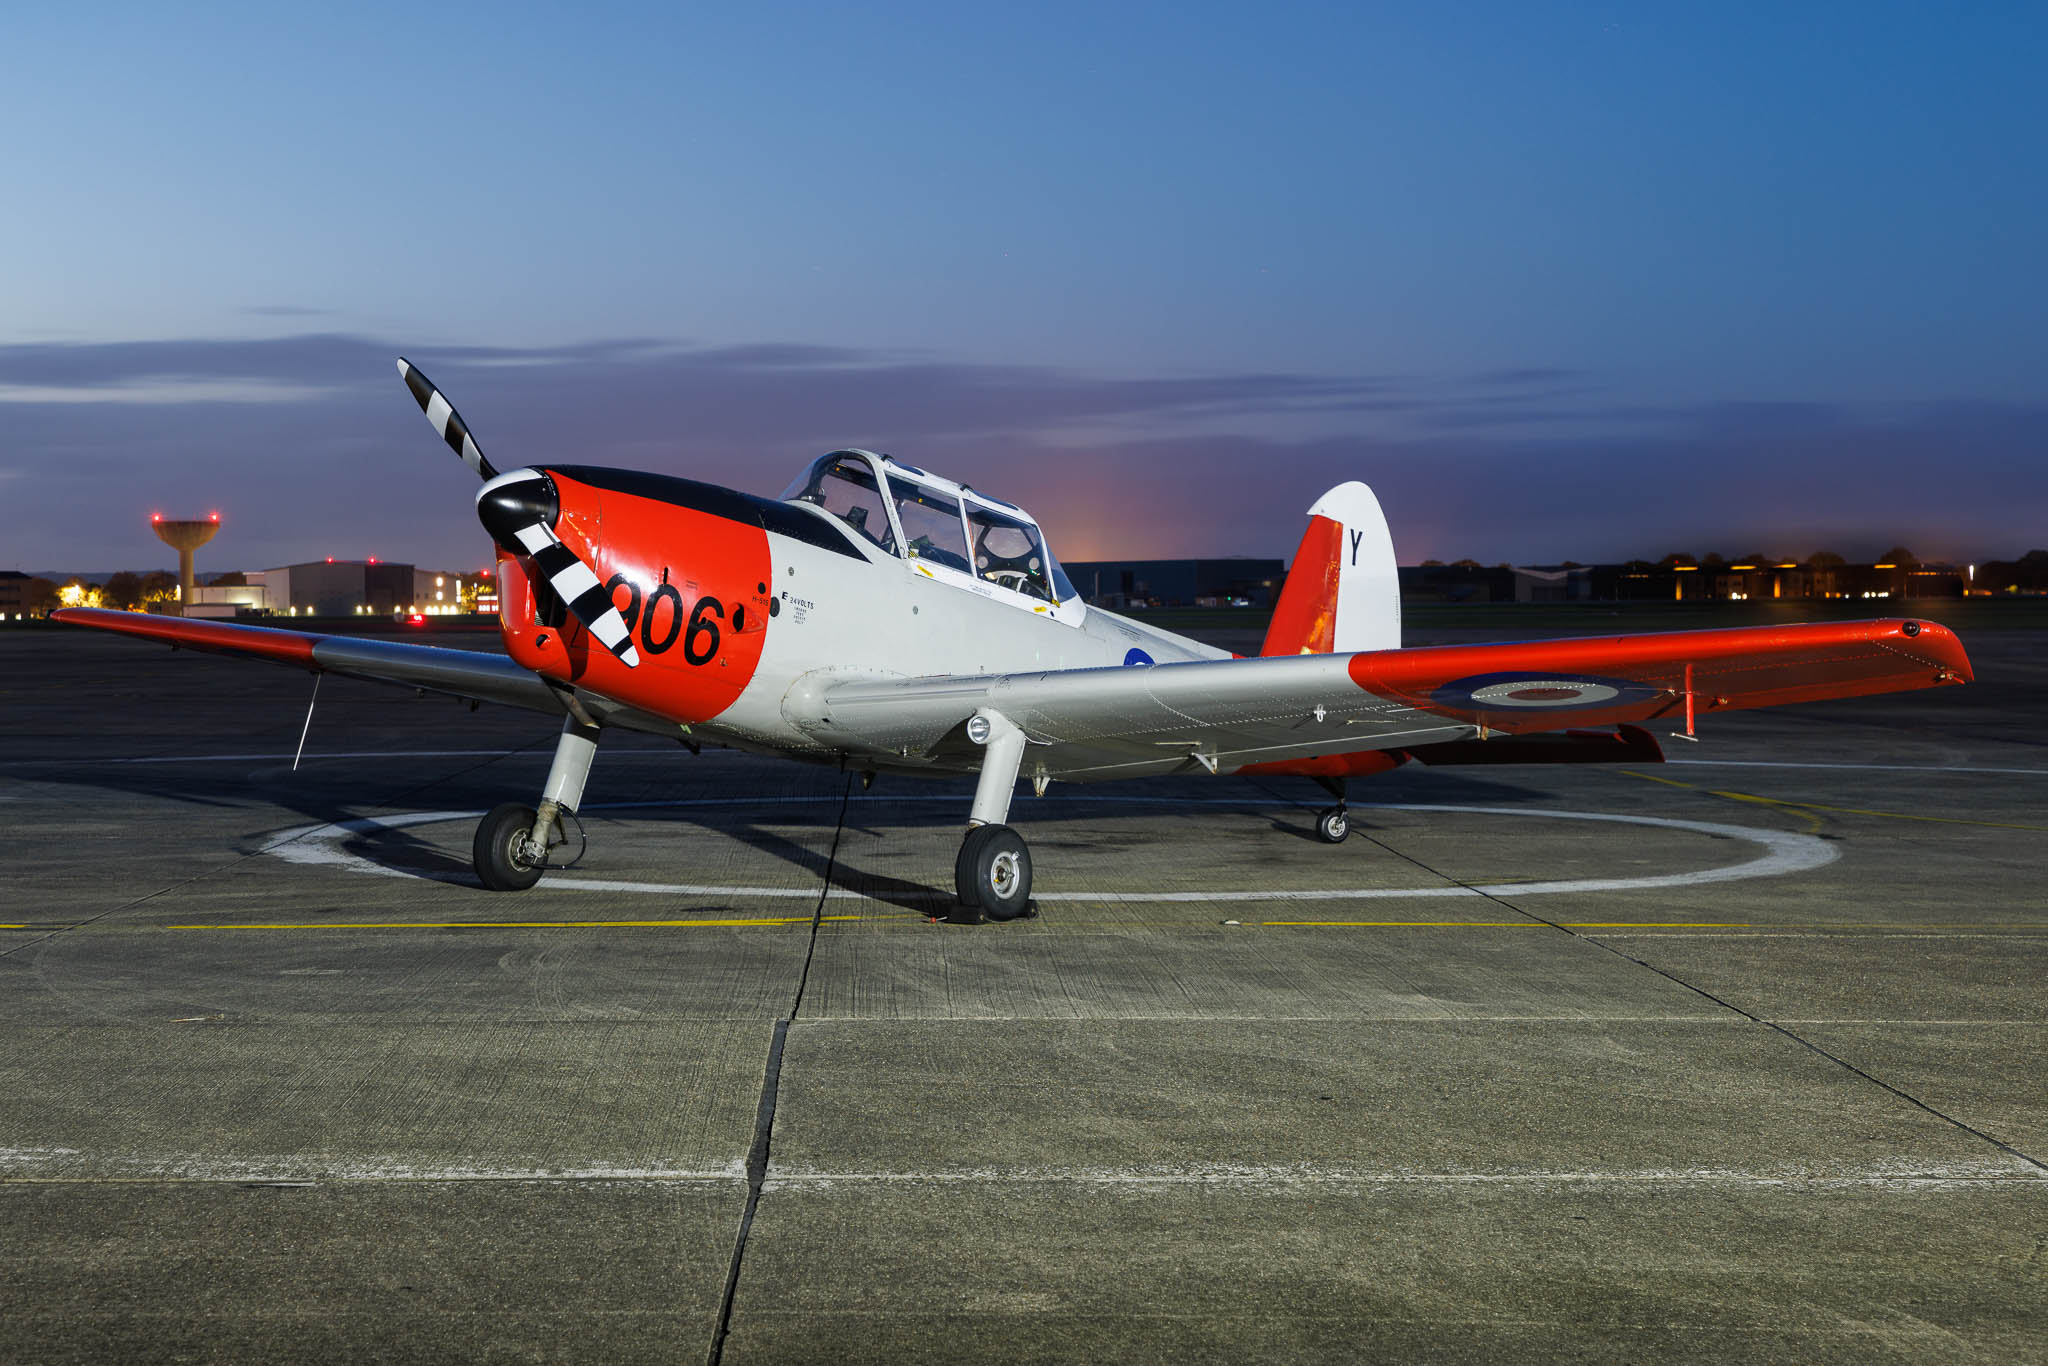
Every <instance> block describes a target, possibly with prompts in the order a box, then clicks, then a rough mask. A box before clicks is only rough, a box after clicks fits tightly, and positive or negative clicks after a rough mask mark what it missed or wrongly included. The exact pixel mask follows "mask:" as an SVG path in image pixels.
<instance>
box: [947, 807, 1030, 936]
mask: <svg viewBox="0 0 2048 1366" xmlns="http://www.w3.org/2000/svg"><path fill="white" fill-rule="evenodd" d="M953 880H954V888H955V890H956V891H958V892H959V894H960V900H961V901H962V902H964V903H965V904H967V905H969V906H974V907H978V908H979V909H980V910H981V912H982V913H983V914H984V915H986V916H987V917H988V918H989V919H990V920H1015V919H1016V918H1017V917H1018V916H1020V915H1024V914H1026V913H1027V912H1028V911H1030V909H1031V850H1030V849H1029V848H1028V847H1027V846H1026V845H1025V843H1024V837H1023V836H1022V835H1020V834H1018V833H1017V832H1016V831H1015V830H1012V829H1011V828H1010V827H1009V826H1007V825H977V826H975V827H974V829H972V830H970V831H968V832H967V838H966V840H965V841H964V842H963V843H962V844H961V846H960V857H959V858H958V859H957V860H956V861H955V862H954V865H953Z"/></svg>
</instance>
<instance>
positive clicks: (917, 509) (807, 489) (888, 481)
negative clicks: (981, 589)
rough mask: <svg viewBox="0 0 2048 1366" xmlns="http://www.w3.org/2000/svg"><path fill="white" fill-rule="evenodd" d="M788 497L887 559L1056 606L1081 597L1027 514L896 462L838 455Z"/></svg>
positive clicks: (815, 467)
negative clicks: (835, 520) (816, 509)
mask: <svg viewBox="0 0 2048 1366" xmlns="http://www.w3.org/2000/svg"><path fill="white" fill-rule="evenodd" d="M782 497H783V501H785V502H801V503H812V504H815V505H816V506H818V507H821V508H823V509H824V510H825V511H827V512H829V513H831V514H832V515H833V516H834V517H836V518H838V519H839V520H840V521H841V522H842V523H844V524H845V525H846V526H847V527H848V528H849V529H850V530H852V531H853V533H854V534H855V535H857V536H860V537H861V538H862V539H864V540H866V541H867V542H868V543H869V544H870V545H873V546H874V547H875V548H877V549H878V550H880V551H881V552H882V553H883V554H885V555H895V556H898V557H899V558H903V559H907V560H910V561H912V562H914V563H916V564H919V565H923V566H928V567H929V566H936V567H938V568H940V569H945V570H950V571H952V572H953V573H956V574H964V575H967V576H969V577H971V578H973V579H976V580H979V581H980V582H983V583H988V584H993V585H995V586H996V587H998V588H1006V589H1009V590H1010V591H1011V592H1015V593H1021V594H1023V595H1024V596H1026V597H1028V598H1035V599H1037V600H1039V601H1041V602H1049V603H1052V604H1054V605H1055V606H1057V605H1059V604H1061V603H1065V602H1069V601H1072V600H1073V599H1075V598H1077V597H1079V594H1077V593H1076V592H1075V591H1074V586H1073V585H1072V584H1070V583H1068V582H1067V576H1066V574H1065V573H1064V572H1062V571H1061V569H1060V566H1059V561H1057V560H1055V559H1054V558H1053V556H1052V551H1051V550H1050V549H1049V548H1048V547H1047V546H1046V544H1045V537H1044V536H1043V535H1042V534H1041V533H1040V532H1039V529H1038V523H1037V522H1035V521H1033V520H1032V519H1031V517H1030V515H1029V514H1027V513H1026V512H1025V511H1024V509H1022V508H1020V507H1018V506H1016V505H1015V504H1014V503H1006V502H1004V501H1003V500H1002V499H1000V498H991V497H989V496H988V495H987V494H985V493H977V492H975V491H974V490H973V489H971V488H969V487H967V486H966V485H965V484H956V483H954V482H953V481H952V480H950V479H941V478H939V477H938V476H937V475H934V474H927V473H925V472H924V471H923V470H921V469H918V468H917V467H916V466H914V465H906V464H904V463H902V462H901V461H899V460H894V459H891V458H890V457H889V456H886V455H876V454H874V453H873V452H871V451H855V450H847V451H833V452H832V453H831V454H830V455H825V456H821V457H819V458H818V459H817V460H816V461H814V462H813V463H812V465H811V467H810V468H809V469H808V470H806V471H804V473H803V476H802V477H801V478H799V479H798V480H797V481H796V482H795V483H793V484H791V485H790V486H789V487H788V488H787V489H784V490H783V493H782ZM933 577H935V578H936V577H939V575H936V574H935V575H933Z"/></svg>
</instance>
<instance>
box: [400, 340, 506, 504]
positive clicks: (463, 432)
mask: <svg viewBox="0 0 2048 1366" xmlns="http://www.w3.org/2000/svg"><path fill="white" fill-rule="evenodd" d="M398 373H399V374H400V375H402V376H404V378H405V387H406V388H407V389H409V390H410V391H411V392H412V397H413V401H414V402H415V403H418V404H419V405H420V411H421V412H423V413H425V414H426V415H427V424H428V425H429V426H431V427H432V428H433V429H434V432H435V434H436V435H438V436H439V437H440V438H441V439H442V440H443V441H445V442H447V443H448V449H449V450H451V451H454V452H455V453H456V454H457V455H459V456H461V457H462V463H463V464H465V465H467V466H469V467H470V469H472V470H474V471H475V472H476V475H477V477H478V478H480V479H495V478H496V477H497V475H498V472H497V470H495V469H493V468H492V467H491V462H490V461H488V460H486V459H484V453H483V452H482V451H481V450H479V449H478V448H477V444H476V441H475V439H474V438H473V437H471V436H470V434H469V427H468V425H467V424H465V423H464V422H463V420H462V414H460V413H458V412H456V411H455V407H454V405H453V404H451V403H449V402H448V400H447V399H446V398H444V397H443V396H442V394H441V391H440V390H439V389H436V388H435V387H434V384H433V381H432V380H429V379H428V378H427V377H426V376H425V375H423V374H421V373H420V372H419V371H418V370H417V369H415V368H414V367H413V365H412V364H411V362H409V361H405V360H400V361H399V362H398Z"/></svg>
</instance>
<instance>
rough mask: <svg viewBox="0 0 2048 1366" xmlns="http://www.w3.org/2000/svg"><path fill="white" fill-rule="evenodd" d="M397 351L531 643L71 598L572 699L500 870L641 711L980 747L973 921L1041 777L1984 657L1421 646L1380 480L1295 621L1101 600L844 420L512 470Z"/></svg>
mask: <svg viewBox="0 0 2048 1366" xmlns="http://www.w3.org/2000/svg"><path fill="white" fill-rule="evenodd" d="M398 370H399V373H400V375H401V376H402V377H403V378H404V381H405V384H406V387H407V388H408V389H409V390H410V392H411V394H412V397H413V399H414V400H415V401H416V402H417V403H418V404H419V406H420V408H421V410H422V411H423V412H424V413H425V414H426V416H427V421H428V423H429V424H430V425H431V426H432V427H433V429H434V431H435V432H436V433H437V434H438V435H439V436H440V437H441V439H442V440H443V441H444V442H445V443H446V444H447V445H448V446H449V447H450V448H451V449H452V450H453V451H454V452H455V454H456V455H458V456H459V457H461V459H462V461H463V463H464V464H466V465H467V466H468V467H469V468H470V470H471V471H472V472H474V473H475V474H476V475H477V476H478V477H479V478H480V479H481V480H482V481H483V484H482V487H481V488H480V489H479V490H478V492H477V495H476V510H477V516H478V518H479V520H480V521H481V522H482V523H483V527H484V530H485V531H486V532H488V533H489V535H490V537H491V540H492V542H493V544H494V545H495V546H496V548H497V553H496V566H495V573H496V577H497V587H498V601H499V629H500V632H501V635H502V637H503V642H504V649H505V653H504V654H503V655H502V656H497V655H487V654H480V653H477V652H474V651H467V650H454V649H444V648H436V647H432V646H423V645H415V644H409V643H400V642H395V641H383V640H372V639H363V638H356V637H348V636H334V635H321V634H314V633H309V632H301V631H292V630H281V629H275V628H269V627H259V626H249V625H240V624H230V623H226V622H218V621H205V620H187V619H183V618H177V617H164V616H146V615H141V614H137V613H132V612H115V611H104V610H99V609H93V608H65V609H62V610H60V611H57V612H55V613H53V614H52V616H53V617H54V619H55V620H58V621H61V622H67V623H71V624H73V625H78V626H88V627H96V628H99V629H103V630H111V631H118V632H123V633H126V634H129V635H134V636H141V637H145V638H149V639H154V640H158V641H163V642H168V643H169V644H171V645H172V646H174V647H183V648H189V649H198V650H208V651H215V652H221V653H227V654H233V655H243V656H248V657H252V658H257V659H265V660H271V661H275V662H279V663H284V664H289V665H295V666H297V667H300V668H304V669H307V670H310V671H312V672H314V673H315V674H320V673H334V674H340V675H343V676H346V677H351V678H359V679H368V680H372V681H375V682H380V683H392V684H398V685H402V686H406V687H411V688H416V689H421V690H425V691H431V692H437V693H444V694H451V695H453V696H455V697H458V698H464V699H467V700H469V701H471V702H472V703H477V702H493V703H500V704H504V705H508V706H514V707H523V708H528V709H531V710H533V711H537V712H542V713H545V714H548V715H550V716H557V717H560V718H561V734H560V737H559V739H558V741H557V743H556V748H555V753H554V758H553V761H552V763H551V764H550V766H549V769H548V775H547V780H546V782H545V784H544V785H543V787H542V789H541V793H540V797H539V801H538V805H537V806H527V805H525V804H523V803H520V802H506V803H503V804H501V805H499V806H497V807H495V808H493V809H492V810H491V811H490V812H488V813H487V814H486V815H485V816H484V817H483V819H482V820H481V821H480V822H479V823H478V825H477V829H476V834H475V839H474V841H473V846H472V856H473V866H474V868H475V870H476V875H477V878H478V879H479V880H480V881H481V882H482V884H483V885H484V886H485V887H486V888H489V889H491V890H493V891H500V892H511V891H521V890H524V889H526V888H530V887H532V886H533V885H534V884H535V883H537V882H538V881H539V880H540V879H541V877H542V876H543V874H544V873H545V872H546V870H547V867H548V860H549V857H550V853H551V851H552V850H554V849H555V848H556V847H557V846H559V845H560V844H562V843H563V842H564V841H565V839H566V834H565V830H564V824H563V816H564V815H565V813H566V814H573V813H574V812H575V811H576V810H577V807H578V805H579V804H580V802H581V800H582V795H583V789H584V785H585V782H586V780H587V779H588V776H589V773H590V768H591V763H592V761H593V759H594V757H595V755H596V753H597V748H598V742H599V738H600V737H601V736H602V735H603V733H604V732H605V731H606V730H608V729H615V728H616V729H624V730H632V731H640V732H645V733H648V734H653V735H659V736H667V737H670V738H674V739H676V740H679V741H681V742H682V743H683V744H684V745H685V746H687V747H689V748H691V749H692V750H699V749H701V747H702V745H704V744H707V743H710V744H718V745H724V746H729V747H732V748H737V749H741V750H748V751H754V752H758V753H763V754H774V755H781V756H786V757H789V758H793V759H799V760H807V761H810V762H813V763H820V764H828V765H833V766H836V767H838V768H840V769H842V770H846V771H849V772H854V773H859V774H861V775H862V776H863V780H864V781H866V782H872V781H873V778H874V776H875V775H876V774H878V773H889V774H907V775H916V776H937V777H960V776H965V775H974V776H975V777H976V782H975V789H974V796H973V799H972V802H971V803H970V805H969V808H968V816H967V829H966V833H965V835H964V837H963V838H962V840H961V842H960V846H959V851H958V854H957V857H956V858H955V861H954V892H955V898H956V905H955V906H954V908H953V909H952V911H951V913H950V915H949V916H948V918H949V919H951V920H955V921H961V922H965V923H980V922H982V921H983V920H984V919H986V920H990V921H1005V920H1012V919H1015V918H1017V917H1019V916H1023V915H1026V914H1030V913H1033V906H1032V902H1031V887H1032V863H1031V853H1030V849H1029V848H1028V846H1027V845H1026V843H1025V840H1024V838H1023V836H1022V835H1020V834H1019V833H1018V832H1017V831H1016V830H1015V829H1014V828H1012V827H1011V826H1010V825H1009V824H1008V820H1009V814H1010V806H1011V802H1012V798H1013V796H1014V794H1015V791H1016V787H1017V784H1018V782H1019V780H1020V779H1021V780H1026V781H1029V782H1030V784H1031V786H1032V789H1033V791H1034V792H1036V793H1037V794H1038V795H1040V796H1043V795H1044V793H1045V790H1046V787H1047V785H1048V784H1049V783H1053V782H1067V783H1093V782H1102V781H1107V780H1112V779H1119V778H1143V777H1152V776H1158V775H1164V774H1207V775H1214V776H1218V777H1223V776H1229V775H1256V776H1285V775H1292V776H1298V777H1305V778H1310V779H1313V780H1314V781H1316V782H1317V783H1319V784H1320V785H1321V786H1322V787H1323V788H1324V789H1325V790H1327V791H1328V792H1329V793H1330V795H1331V796H1332V797H1333V798H1334V799H1335V805H1334V806H1331V807H1328V808H1326V809H1324V810H1323V811H1322V812H1320V814H1319V815H1318V817H1317V822H1316V826H1317V833H1318V834H1319V835H1320V836H1321V838H1322V839H1323V840H1325V841H1327V842H1329V843H1333V844H1334V843H1341V842H1342V841H1343V839H1344V838H1345V836H1346V834H1347V833H1348V830H1349V822H1348V813H1347V808H1346V805H1345V799H1346V791H1347V789H1346V780H1348V779H1351V778H1359V777H1365V776H1368V775H1372V774H1376V773H1383V772H1386V771H1388V770H1390V769H1393V768H1395V767H1397V766H1399V765H1401V764H1403V763H1406V762H1409V761H1415V762H1420V763H1424V764H1472V763H1554V762H1609V761H1629V762H1637V763H1645V762H1649V763H1654V762H1661V761H1662V759H1663V753H1662V749H1661V746H1660V744H1659V742H1658V740H1657V739H1656V737H1655V735H1654V734H1652V732H1651V731H1650V730H1648V729H1647V728H1646V727H1647V726H1648V725H1649V724H1650V723H1655V722H1662V723H1665V724H1674V725H1675V724H1676V723H1677V722H1678V721H1679V720H1680V719H1682V720H1683V722H1684V725H1685V729H1684V731H1682V732H1680V731H1673V732H1672V734H1673V735H1676V736H1679V737H1680V738H1688V739H1690V738H1696V722H1697V720H1698V718H1699V717H1700V716H1701V715H1704V714H1709V713H1719V712H1723V711H1729V710H1735V709H1739V708H1749V707H1766V706H1778V705H1782V704H1786V703H1795V702H1810V701H1816V700H1820V699H1825V698H1836V697H1856V696H1862V695H1867V694H1873V693H1883V692H1892V691H1899V690H1904V689H1912V688H1928V687H1938V686H1943V685H1950V684H1959V683H1966V682H1969V681H1971V678H1972V675H1971V670H1970V662H1969V659H1968V656H1967V655H1966V654H1965V652H1964V650H1963V646H1962V642H1961V641H1959V640H1958V639H1957V638H1956V636H1955V635H1954V633H1953V632H1951V631H1950V630H1948V628H1946V627H1944V626H1941V625H1940V624H1938V623H1935V622H1931V621H1925V620H1915V619H1885V620H1875V621H1854V622H1825V623H1804V624H1793V625H1777V626H1757V627H1739V628H1724V629H1711V630H1693V631H1678V632H1658V633H1651V634H1640V635H1625V636H1602V637H1596V638H1587V639H1572V640H1544V641H1534V642H1522V643H1503V644H1491V645H1458V646H1426V647H1416V648H1403V647H1402V644H1401V599H1400V587H1399V582H1398V578H1397V575H1396V569H1395V562H1394V549H1393V539H1392V535H1391V533H1390V531H1389V529H1388V526H1387V521H1386V517H1385V515H1384V514H1383V513H1382V511H1381V509H1380V505H1379V501H1378V499H1377V498H1376V497H1375V496H1374V494H1373V493H1372V491H1371V489H1370V488H1368V487H1367V486H1366V485H1365V484H1363V483H1358V482H1350V483H1344V484H1340V485H1338V486H1337V487H1336V488H1333V489H1331V490H1329V491H1328V492H1327V493H1325V494H1324V495H1323V496H1322V497H1321V498H1319V499H1317V500H1316V501H1315V503H1314V504H1313V505H1312V506H1311V507H1310V508H1309V511H1308V527H1307V529H1306V531H1305V532H1304V533H1303V535H1302V539H1301V544H1300V547H1299V549H1298V550H1297V551H1296V554H1295V557H1294V560H1293V562H1292V564H1291V565H1290V567H1289V571H1288V574H1287V577H1286V579H1285V580H1284V582H1283V584H1282V587H1281V590H1280V594H1279V597H1278V599H1277V601H1276V604H1275V607H1274V612H1273V616H1272V621H1271V625H1270V627H1269V628H1268V631H1267V634H1266V637H1265V642H1264V646H1263V648H1262V649H1261V651H1260V653H1259V654H1258V655H1257V656H1255V657H1237V656H1234V655H1232V654H1231V653H1230V652H1228V651H1225V650H1220V649H1216V648H1214V647H1212V646H1209V645H1205V644H1202V643H1201V642H1199V641H1195V640H1191V639H1188V638H1187V637H1184V636H1180V635H1176V634H1174V633H1172V632H1170V631H1165V630H1161V629H1160V628H1158V627H1156V626H1151V625H1147V624H1145V623H1143V622H1140V621H1136V620H1133V619H1131V618H1129V617H1126V616H1122V615H1119V614H1117V613H1114V612H1110V611H1107V610H1104V609H1103V608H1100V607H1096V606H1093V605H1091V604H1089V603H1087V602H1085V601H1084V600H1083V599H1082V597H1081V595H1080V594H1079V593H1078V592H1077V591H1075V588H1074V585H1073V584H1072V583H1071V582H1069V581H1068V579H1067V576H1066V575H1065V573H1064V572H1063V571H1062V570H1061V568H1060V565H1059V561H1058V560H1057V559H1055V558H1054V556H1053V553H1052V548H1051V546H1050V545H1048V544H1047V541H1046V538H1045V535H1044V533H1043V531H1042V530H1041V528H1040V527H1039V524H1038V522H1037V521H1036V520H1035V519H1034V518H1033V517H1032V516H1031V515H1030V514H1029V513H1028V512H1026V511H1025V510H1024V509H1023V508H1022V507H1020V506H1018V505H1017V504H1015V503H1011V502H1008V501H1005V500H1004V499H1002V498H999V497H996V496H995V495H993V494H989V493H984V492H982V491H980V490H978V489H975V488H972V487H970V486H968V485H967V484H964V483H959V482H956V481H954V480H950V479H947V478H944V477H942V476H940V475H938V474H934V473H931V472H929V471H927V470H924V469H922V468H919V467H917V466H915V465H911V464H908V463H906V462H904V461H902V460H898V459H896V458H894V457H892V456H889V455H881V454H877V453H875V452H872V451H867V450H855V449H847V450H837V451H832V452H830V453H828V454H826V455H824V456H821V457H819V458H818V459H817V460H816V461H814V462H813V463H812V464H811V465H810V467H809V468H808V469H806V470H805V471H804V472H803V473H802V474H801V475H800V476H799V477H798V478H797V479H796V481H795V482H794V483H792V484H791V485H790V486H789V487H788V488H787V489H786V490H784V492H783V494H782V496H781V497H780V498H762V497H757V496H755V495H753V494H748V493H742V492H738V491H735V490H732V489H727V488H721V487H718V486H716V485H712V484H707V483H700V482H697V481H695V480H690V479H682V478H676V477H673V476H669V475H663V474H652V473H645V472H641V471H636V470H625V469H610V468H600V467H597V466H590V465H574V464H547V465H542V466H534V467H528V468H521V469H514V470H507V471H504V472H500V471H499V470H498V469H497V468H496V467H494V466H493V465H492V464H491V463H490V462H489V461H488V460H487V459H485V457H484V454H483V452H482V450H481V449H480V448H479V447H478V445H477V443H476V440H475V437H474V436H473V435H472V434H471V431H470V428H469V426H468V424H467V423H465V422H464V421H463V420H462V418H461V417H460V415H458V414H457V413H456V411H455V409H454V408H453V407H452V406H451V405H450V404H449V402H448V400H447V399H446V398H445V397H444V396H443V395H442V394H441V392H440V390H438V389H437V388H435V387H434V385H433V384H432V383H431V382H429V381H428V379H427V377H426V376H425V375H424V374H422V373H421V372H420V370H419V369H418V367H416V366H414V365H412V364H411V363H410V362H408V361H406V360H404V359H402V358H401V359H400V360H399V361H398Z"/></svg>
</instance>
